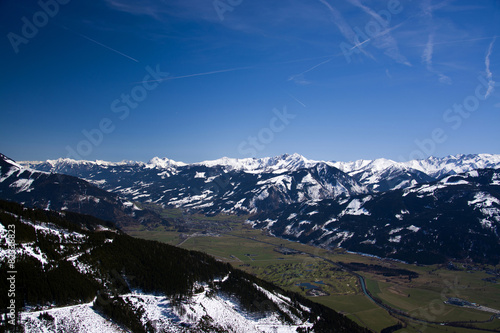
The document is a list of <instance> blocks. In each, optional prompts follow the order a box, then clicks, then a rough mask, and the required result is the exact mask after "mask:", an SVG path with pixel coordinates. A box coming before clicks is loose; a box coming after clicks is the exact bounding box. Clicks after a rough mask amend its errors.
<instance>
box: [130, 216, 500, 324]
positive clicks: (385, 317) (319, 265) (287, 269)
mask: <svg viewBox="0 0 500 333" xmlns="http://www.w3.org/2000/svg"><path fill="white" fill-rule="evenodd" d="M212 219H213V221H215V220H216V218H212ZM204 222H207V221H204ZM243 222H244V220H243V219H238V218H236V219H224V221H222V222H221V221H218V222H217V223H215V222H214V225H217V226H218V230H210V231H207V230H205V231H204V230H201V229H200V230H196V229H191V230H190V231H189V232H185V230H184V232H182V233H180V232H177V231H175V230H173V229H172V228H170V229H169V228H165V227H158V228H157V229H154V230H151V229H150V230H146V229H143V228H129V229H128V230H126V231H127V232H128V233H129V234H130V235H133V236H136V237H140V238H146V239H154V240H158V241H162V242H166V243H169V244H172V245H178V246H181V247H183V248H186V249H192V250H199V251H202V252H206V253H208V254H210V255H212V256H214V257H216V258H217V259H219V260H221V261H225V262H229V263H231V264H232V265H233V266H234V267H237V268H240V269H243V270H245V271H247V272H250V273H252V274H254V275H256V276H258V277H260V278H263V279H265V280H268V281H270V282H272V283H275V284H277V285H278V286H280V287H283V288H285V289H288V290H291V291H295V292H299V293H301V294H303V295H304V296H306V297H309V298H310V299H312V300H313V301H315V302H318V303H321V304H324V305H327V306H329V307H331V308H332V309H334V310H336V311H338V312H341V313H344V314H346V315H347V316H348V317H349V318H351V319H353V320H355V321H356V322H358V323H359V324H361V325H363V326H365V327H368V328H370V329H371V330H373V331H375V332H380V331H381V330H382V329H384V328H387V327H390V326H394V325H397V324H398V323H402V324H403V325H404V326H406V327H405V328H403V329H400V330H397V331H396V332H408V333H409V332H424V331H425V332H426V333H427V332H430V333H433V332H436V333H438V332H457V333H462V332H464V333H465V332H471V333H472V332H485V331H490V332H499V331H500V318H495V315H494V314H492V313H489V312H485V311H480V308H466V307H459V306H454V305H449V304H445V303H444V302H445V301H447V300H448V298H449V297H459V298H462V299H466V300H468V301H470V302H473V303H477V304H480V305H481V306H484V307H489V308H493V309H500V297H498V296H499V295H500V284H498V283H493V282H491V281H493V280H492V279H491V278H492V277H493V275H491V272H493V271H494V270H498V268H499V267H498V266H497V267H488V266H482V265H474V264H471V263H468V264H467V265H465V264H463V263H455V265H454V266H453V267H449V266H446V265H433V266H417V265H410V264H404V263H401V262H396V261H390V260H383V259H380V258H374V257H368V256H361V255H358V254H352V253H347V252H345V251H342V250H338V251H337V250H336V251H333V252H332V251H327V250H324V249H319V248H315V247H311V246H307V245H304V244H300V243H296V242H289V241H287V240H284V239H280V238H276V237H272V236H269V235H267V234H265V233H263V232H262V231H260V230H254V229H252V228H250V227H249V226H248V225H246V224H244V223H243ZM194 225H196V223H194ZM204 225H206V224H204ZM221 225H222V226H224V227H221ZM288 250H292V251H288ZM293 250H295V251H293ZM353 263H354V264H353ZM356 265H357V266H356ZM417 275H418V276H417ZM360 277H361V278H362V279H363V281H364V282H365V283H366V289H367V292H368V293H369V294H370V295H371V296H372V297H373V298H374V299H375V300H376V302H377V303H379V304H376V303H375V302H374V301H372V300H370V299H369V297H367V296H366V295H365V294H364V293H363V288H362V284H361V279H360ZM381 305H382V306H381ZM384 307H385V308H384ZM387 308H389V309H391V310H392V311H391V312H392V313H389V311H387ZM398 312H399V313H400V314H398ZM449 325H455V326H449Z"/></svg>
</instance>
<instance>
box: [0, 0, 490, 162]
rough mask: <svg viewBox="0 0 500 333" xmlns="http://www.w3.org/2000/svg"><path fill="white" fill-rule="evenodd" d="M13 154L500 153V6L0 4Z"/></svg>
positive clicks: (0, 56)
mask: <svg viewBox="0 0 500 333" xmlns="http://www.w3.org/2000/svg"><path fill="white" fill-rule="evenodd" d="M0 21H1V22H2V24H1V29H2V30H1V35H2V36H3V38H2V42H1V50H2V51H1V53H0V60H1V61H0V64H1V65H0V70H1V79H0V80H1V81H0V82H1V89H0V112H1V122H0V152H2V153H3V154H5V155H7V156H9V157H11V158H14V159H16V160H45V159H55V158H59V157H72V158H76V159H88V160H95V159H102V160H110V161H120V160H124V159H127V160H143V161H147V160H149V159H150V158H152V157H154V156H160V157H168V158H171V159H174V160H178V161H184V162H197V161H202V160H208V159H216V158H220V157H222V156H228V157H235V158H245V157H263V156H275V155H280V154H283V153H294V152H297V153H299V154H302V155H304V156H306V157H308V158H310V159H320V160H342V161H349V160H356V159H374V158H380V157H385V158H390V159H394V160H408V159H413V158H425V157H428V156H429V155H434V156H445V155H450V154H458V153H465V154H467V153H497V154H498V153H500V146H499V142H500V131H499V130H498V128H499V124H500V88H499V83H498V82H500V40H498V39H499V38H497V36H500V23H499V22H500V1H498V0H481V1H461V0H455V1H453V0H442V1H441V0H423V1H416V0H413V1H411V0H399V1H398V0H336V1H333V0H315V1H313V0H279V1H269V0H266V1H263V0H253V1H250V0H168V1H167V0H164V1H160V0H146V1H132V0H95V1H77V0H41V1H39V2H37V1H28V0H26V1H17V0H6V1H2V2H0Z"/></svg>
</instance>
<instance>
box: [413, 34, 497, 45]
mask: <svg viewBox="0 0 500 333" xmlns="http://www.w3.org/2000/svg"><path fill="white" fill-rule="evenodd" d="M497 37H498V36H492V37H479V38H471V39H456V40H450V41H446V42H435V43H434V44H433V45H443V44H453V43H462V42H475V41H477V40H483V39H492V38H497ZM408 46H412V47H420V46H426V44H414V45H408Z"/></svg>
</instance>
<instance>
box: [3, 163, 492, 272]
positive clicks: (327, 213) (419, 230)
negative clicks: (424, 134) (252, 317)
mask: <svg viewBox="0 0 500 333" xmlns="http://www.w3.org/2000/svg"><path fill="white" fill-rule="evenodd" d="M0 162H1V161H0ZM2 163H3V164H2V165H1V170H0V171H1V172H0V197H4V198H5V197H6V198H9V195H11V196H16V198H17V199H18V201H19V198H20V197H25V196H27V197H30V196H31V197H33V195H34V193H36V188H37V187H38V185H37V183H36V182H35V181H33V182H31V179H33V178H34V177H33V176H32V175H35V171H34V170H33V169H36V170H39V171H40V172H41V174H43V175H45V176H44V177H50V175H60V174H64V175H71V176H75V177H78V178H81V179H83V180H84V181H85V184H89V186H90V185H91V184H93V185H94V186H96V187H98V188H99V189H101V190H105V191H107V192H109V193H110V194H113V195H115V196H116V197H117V198H119V199H120V200H122V201H123V202H127V203H128V205H136V204H137V205H139V206H140V205H141V204H150V205H158V206H161V207H163V208H169V207H170V208H173V207H175V208H180V209H182V210H183V211H185V212H195V213H203V214H207V215H216V214H220V213H223V214H242V215H249V216H250V217H249V220H250V221H251V223H252V225H253V226H254V227H256V228H262V229H265V230H268V232H270V233H272V234H273V235H275V236H278V237H285V238H289V239H293V240H298V241H301V242H305V243H311V244H314V245H318V246H323V247H332V248H334V247H344V248H346V249H349V250H352V251H357V252H364V253H370V254H373V255H379V256H382V257H393V258H398V259H402V260H407V261H411V262H413V261H418V262H425V261H426V259H425V258H426V257H427V258H428V257H432V258H435V259H436V260H438V261H440V260H444V258H450V257H454V258H473V259H474V260H483V259H484V258H487V260H489V259H491V260H493V261H495V260H499V259H500V258H498V256H497V255H494V251H493V249H497V247H498V244H500V236H499V234H500V232H499V230H500V193H499V191H500V190H499V187H500V184H499V183H498V182H499V179H500V178H499V177H500V176H499V174H498V173H499V172H500V171H499V170H500V155H489V154H478V155H457V156H448V157H445V158H434V157H431V158H428V159H426V160H419V161H408V162H395V161H391V160H386V159H378V160H372V161H367V160H360V161H356V162H330V161H312V160H308V159H306V158H305V157H303V156H301V155H298V154H293V155H282V156H277V157H271V158H262V159H230V158H222V159H219V160H215V161H205V162H200V163H193V164H185V163H182V162H175V161H172V160H169V159H160V158H154V159H152V160H150V161H149V162H147V163H145V162H131V161H123V162H118V163H112V162H104V161H95V162H92V161H74V160H70V159H58V160H52V161H46V162H36V163H35V162H19V163H15V162H13V161H11V160H8V159H6V158H4V160H3V162H2ZM5 165H7V166H5ZM9 170H10V171H9ZM11 170H17V171H15V172H13V171H11ZM21 170H23V171H22V172H21ZM16 177H17V178H16ZM19 177H21V178H22V179H19ZM37 177H38V176H37ZM78 178H77V179H78ZM87 182H88V183H87ZM21 185H22V186H21ZM2 188H3V190H2ZM9 193H10V194H9ZM483 199H484V200H483ZM22 201H23V202H30V203H33V200H32V201H26V199H23V200H22ZM122 206H123V203H122ZM54 208H55V207H54ZM135 214H139V211H137V212H136V213H135ZM143 214H144V213H143ZM479 235H481V236H479ZM453 239H461V240H463V241H461V242H460V244H462V245H460V246H451V242H453V241H452V240H453ZM464 244H465V245H464ZM466 244H469V245H467V246H468V247H467V249H466V248H464V246H466ZM485 244H488V245H487V246H486V245H485ZM483 245H485V246H486V247H484V246H483ZM448 249H452V250H450V251H448V252H447V250H448ZM445 250H446V251H445ZM497 250H500V248H498V249H497ZM497 250H495V251H497ZM492 251H493V252H492ZM497 252H500V251H497ZM419 253H420V255H419Z"/></svg>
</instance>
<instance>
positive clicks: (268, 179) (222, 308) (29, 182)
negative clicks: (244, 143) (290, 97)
mask: <svg viewBox="0 0 500 333" xmlns="http://www.w3.org/2000/svg"><path fill="white" fill-rule="evenodd" d="M0 199H2V200H8V201H0V217H1V219H0V221H1V224H0V235H1V238H0V262H1V265H2V268H4V267H7V266H6V265H7V263H8V260H9V259H10V258H11V257H12V255H13V253H14V255H15V258H16V260H15V261H16V270H17V272H18V273H17V274H18V275H17V276H16V284H18V285H19V286H23V288H21V289H20V290H19V292H17V294H18V297H16V302H18V303H19V306H20V307H22V311H21V312H20V313H19V315H18V316H17V320H18V322H19V325H21V326H22V327H24V329H25V331H29V332H52V331H57V332H67V331H85V332H123V331H133V332H368V330H367V329H365V328H362V327H361V326H365V327H369V328H370V329H371V330H372V331H373V327H375V326H376V325H375V324H373V325H375V326H373V325H372V323H369V322H367V321H366V320H371V319H372V320H373V321H374V322H377V318H372V317H370V316H371V315H370V314H368V315H366V314H365V315H366V317H363V316H361V317H357V315H352V316H350V317H349V318H348V317H346V316H344V315H343V314H340V313H339V312H336V311H334V310H332V308H333V307H332V306H330V307H328V306H324V305H319V304H317V303H314V302H312V301H311V299H310V298H309V299H308V298H305V297H304V296H303V294H302V295H301V294H298V293H295V292H292V291H290V288H288V289H289V290H287V288H282V287H281V286H283V285H285V282H283V281H285V280H286V279H285V278H284V276H285V275H286V274H285V273H283V275H281V277H280V278H279V279H278V281H282V282H283V284H280V287H278V286H276V285H275V284H273V283H271V282H269V281H268V282H266V281H264V280H263V279H261V278H260V277H257V276H256V275H257V274H249V273H247V272H244V271H242V270H240V269H238V268H236V267H235V266H234V265H233V266H231V265H230V264H228V263H227V262H228V261H226V262H222V261H220V260H216V259H215V258H213V257H211V256H209V255H207V254H205V253H202V252H197V251H193V250H189V251H188V250H185V249H182V248H179V247H174V246H171V245H168V244H162V243H160V242H157V241H151V240H144V239H139V238H134V237H131V236H130V235H127V234H126V233H125V232H123V231H122V230H131V229H133V228H141V229H142V230H151V231H152V232H155V231H157V230H159V229H161V228H163V229H164V230H167V229H168V230H175V231H176V232H177V235H178V236H179V234H180V236H179V237H187V238H183V239H184V240H185V239H188V238H189V237H190V236H186V235H183V233H185V232H186V231H184V230H188V231H189V227H190V225H189V222H193V221H201V222H200V223H201V225H202V229H203V228H204V229H203V230H204V231H203V232H200V234H203V236H207V235H208V236H210V235H214V234H215V233H212V230H214V229H213V228H215V226H214V225H215V224H216V221H218V220H221V221H222V220H230V221H231V223H240V226H243V227H244V228H247V229H248V230H251V231H252V232H255V233H254V234H253V235H254V236H255V235H257V234H261V235H265V237H268V238H272V239H274V240H276V239H279V240H280V241H282V242H285V241H286V242H290V241H291V242H294V244H297V245H300V246H305V245H308V246H313V247H314V249H318V252H315V254H311V253H308V252H307V251H305V250H304V252H300V251H297V250H291V249H289V248H286V247H283V246H282V245H276V244H274V243H273V244H271V243H269V242H268V243H266V240H264V238H259V239H257V237H249V239H247V240H246V241H252V242H254V241H260V242H261V243H260V245H256V246H264V245H263V244H267V245H266V246H271V250H270V251H272V252H273V253H278V252H279V254H278V256H279V258H277V261H278V262H279V264H275V265H274V266H273V265H269V266H263V267H260V266H259V265H264V263H261V264H260V263H256V265H257V266H259V267H257V268H256V269H261V268H262V271H263V272H267V273H266V274H268V276H270V275H271V274H274V273H273V272H275V271H276V272H277V271H279V269H281V268H282V267H285V268H286V269H289V270H292V272H290V273H287V274H292V275H293V274H298V273H296V272H298V271H300V272H301V273H303V274H306V273H308V272H311V271H312V269H311V268H310V267H312V264H308V262H309V261H307V260H315V259H318V260H319V259H321V260H324V261H323V264H321V265H323V266H318V267H327V265H333V266H328V267H329V268H328V269H327V270H325V272H323V273H324V274H326V275H325V279H327V278H328V279H330V278H331V279H332V280H330V281H333V280H338V281H341V280H342V279H344V278H345V279H351V280H345V281H347V283H344V285H345V286H347V287H346V288H354V289H356V288H357V289H356V290H360V293H361V297H363V299H364V300H365V301H366V300H367V299H369V300H370V301H369V302H372V303H375V304H377V305H376V306H378V307H381V308H382V309H383V310H380V309H379V310H380V311H383V315H384V316H388V317H389V320H385V319H384V320H385V321H382V323H381V324H380V326H376V327H377V331H380V330H382V331H383V332H395V331H397V330H398V329H401V328H402V327H406V326H405V325H407V322H408V323H409V322H413V323H414V324H415V325H417V324H418V325H421V324H422V323H425V324H426V325H436V327H438V328H437V331H436V332H438V331H439V329H440V328H439V326H445V325H448V324H449V325H450V326H451V324H452V323H450V322H446V321H445V320H446V319H443V320H439V321H436V320H435V318H434V319H432V318H430V317H425V316H424V315H418V316H414V315H412V314H411V313H409V311H410V310H408V309H409V308H412V306H411V304H412V303H411V302H412V301H413V302H416V304H420V303H418V302H422V303H424V302H427V300H425V301H424V300H423V299H422V300H419V298H418V296H417V297H414V296H413V295H414V294H413V295H412V298H411V300H409V297H410V294H409V293H406V292H402V291H401V290H403V289H398V288H402V287H401V286H403V285H405V284H407V285H408V286H409V284H410V283H411V281H412V279H417V278H418V279H420V280H418V281H422V282H419V283H421V285H422V287H421V289H418V290H419V291H422V290H423V291H422V293H423V295H425V293H427V292H430V290H431V287H428V285H427V284H428V283H436V282H435V281H433V280H432V279H431V278H430V277H432V276H433V275H432V274H437V273H433V272H434V271H435V270H437V269H438V268H436V267H438V266H439V267H446V265H447V264H448V263H451V262H452V261H453V262H460V263H461V265H464V267H472V266H471V265H474V264H480V265H483V268H484V267H487V268H484V270H485V271H487V270H491V271H493V272H494V273H495V274H497V275H499V274H498V272H497V270H496V267H495V268H493V269H490V268H489V267H490V266H488V265H498V264H499V263H500V155H490V154H477V155H456V156H448V157H444V158H435V157H431V158H428V159H425V160H415V161H408V162H395V161H391V160H387V159H377V160H371V161H370V160H360V161H354V162H335V161H313V160H309V159H307V158H305V157H303V156H301V155H298V154H293V155H288V154H285V155H281V156H277V157H268V158H260V159H231V158H222V159H219V160H214V161H205V162H200V163H193V164H185V163H182V162H176V161H172V160H170V159H167V158H158V157H155V158H153V159H151V160H150V161H149V162H134V161H123V162H106V161H76V160H72V159H67V158H64V159H58V160H48V161H44V162H36V161H25V162H16V161H13V160H12V159H10V158H8V157H6V156H4V155H1V154H0ZM171 212H176V214H172V213H171ZM234 221H237V222H234ZM10 225H15V230H16V247H15V249H12V247H11V246H9V242H10V240H9V231H8V230H9V226H10ZM199 226H200V225H198V227H199ZM232 226H234V224H233V225H232ZM228 228H230V227H228ZM198 230H200V228H198ZM218 231H220V230H218ZM225 232H226V231H220V234H224V233H225ZM217 236H220V235H217ZM233 236H234V235H233ZM193 237H195V236H193ZM263 237H264V236H263ZM205 238H208V237H205ZM250 238H251V239H250ZM268 238H265V239H268ZM183 242H184V241H182V242H181V243H183ZM241 242H243V237H241ZM181 243H179V244H178V245H179V246H180V244H181ZM299 243H301V244H299ZM175 244H177V243H175ZM270 244H271V245H270ZM303 244H305V245H303ZM339 249H341V250H342V253H341V254H342V255H345V254H348V255H351V254H352V253H357V254H362V255H363V256H364V257H363V258H365V257H367V258H377V260H379V259H380V260H382V259H384V260H385V259H390V260H389V261H388V262H389V263H388V264H386V262H384V263H383V265H380V264H379V263H378V262H377V264H371V263H370V264H368V263H362V264H360V263H358V264H352V263H351V264H343V263H340V262H337V261H335V262H334V261H332V260H330V259H328V258H327V257H325V254H324V253H326V254H328V253H330V252H331V253H333V252H334V251H337V250H339ZM13 251H14V252H13ZM321 251H322V252H321ZM294 253H297V254H298V255H300V256H302V257H303V258H309V259H307V260H305V261H304V263H302V264H296V266H294V264H293V260H292V259H290V260H291V261H290V262H286V260H285V259H287V258H284V257H286V256H287V255H291V256H293V254H294ZM316 253H319V254H316ZM245 256H247V257H248V260H249V262H250V261H253V260H254V259H252V256H256V254H253V255H252V254H251V253H247V254H245ZM263 261H265V260H263ZM401 262H405V263H409V264H411V265H406V266H405V267H404V268H405V269H400V268H401V267H396V266H394V265H396V264H395V263H397V264H400V263H401ZM238 263H239V264H240V266H242V267H241V268H242V269H244V268H245V265H244V264H243V262H242V261H241V260H240V261H239V262H238ZM438 264H439V265H438ZM440 264H444V265H440ZM384 265H386V266H384ZM421 265H434V266H429V267H434V268H432V270H431V269H430V268H429V271H426V270H425V269H427V268H425V267H427V266H425V267H424V268H422V269H420V268H421V267H423V266H421ZM448 265H450V264H448ZM246 266H249V265H248V264H247V265H246ZM408 267H415V270H417V267H418V271H419V273H416V272H413V271H411V270H410V271H409V270H407V268H408ZM451 267H453V268H455V267H456V266H454V265H451ZM294 269H296V270H298V271H294ZM360 269H366V270H370V271H373V272H375V273H374V274H375V275H370V277H373V276H376V275H377V274H379V275H383V276H384V279H385V280H383V281H385V282H383V281H382V280H380V281H382V282H379V283H380V284H379V285H380V286H382V284H381V283H387V284H389V282H391V281H392V282H394V281H396V280H397V279H399V277H400V276H404V278H401V279H400V280H397V281H403V282H401V284H400V285H394V286H393V287H391V288H393V289H391V290H392V291H394V294H397V295H398V297H402V296H404V299H405V300H404V302H405V303H401V304H403V305H399V304H400V303H397V304H396V305H395V304H391V303H390V301H388V299H384V300H383V301H382V300H380V299H378V298H377V297H373V296H372V294H370V292H369V291H367V288H368V287H370V289H371V290H374V289H375V290H376V289H377V288H378V286H377V285H374V283H375V282H373V281H376V280H374V279H375V278H373V279H372V280H371V282H370V283H371V284H370V286H367V285H366V284H365V279H366V276H364V278H363V277H362V276H361V275H360V274H358V273H355V272H356V271H359V270H360ZM467 270H470V271H471V272H472V268H467ZM377 272H378V273H377ZM252 273H253V272H252ZM327 273H328V274H327ZM423 273H425V275H424V276H422V275H423ZM466 273H468V272H464V274H466ZM2 274H3V275H2V276H1V282H0V285H1V289H2V290H7V289H8V288H9V285H8V279H7V278H8V276H7V275H6V274H7V273H6V270H5V269H2ZM311 274H312V273H311ZM335 274H337V275H335ZM370 274H371V273H370ZM488 274H489V273H488ZM427 275H428V276H427ZM497 275H495V276H497ZM347 276H350V277H347ZM389 276H396V278H394V280H389V278H388V277H389ZM419 276H420V277H419ZM321 278H323V277H321ZM427 279H429V280H427ZM491 279H493V278H491ZM491 279H490V280H491ZM292 280H293V279H292ZM479 280H480V282H478V283H480V284H481V286H480V287H477V288H478V289H477V290H483V291H484V290H486V289H487V288H490V287H489V286H486V283H492V282H485V281H482V280H481V279H479ZM483 280H484V279H483ZM273 281H274V280H273ZM293 281H296V280H293ZM311 281H313V282H315V283H317V284H323V282H322V281H321V280H320V279H317V280H311ZM377 281H378V280H377ZM429 281H430V282H429ZM301 282H304V281H302V280H301ZM367 282H368V281H367ZM293 283H296V282H293ZM339 283H340V282H339ZM342 283H343V282H342ZM398 283H399V282H398ZM495 283H496V280H495ZM306 285H307V284H306ZM324 285H325V288H331V290H333V289H335V288H334V286H333V282H332V283H330V284H329V285H328V287H326V286H327V284H326V283H325V284H324ZM293 286H294V288H295V289H293V288H291V289H292V290H299V291H300V290H301V289H298V288H299V287H297V286H298V285H297V284H293ZM374 286H375V287H374ZM473 286H475V285H473ZM485 286H486V287H485ZM301 288H302V287H301ZM408 288H410V287H408ZM419 288H420V287H419ZM425 288H428V289H425ZM457 288H458V287H457ZM457 288H455V289H457ZM464 288H465V286H464ZM480 288H482V289H480ZM389 289H390V288H389ZM455 289H453V290H455ZM313 290H316V294H314V293H312V294H311V293H306V294H305V295H306V296H309V297H318V296H322V295H328V294H327V293H325V292H323V291H321V288H319V289H313ZM318 290H319V291H318ZM405 290H406V289H405ZM408 290H409V289H408ZM415 290H416V289H415ZM428 290H429V291H428ZM450 290H452V289H450ZM488 290H490V289H488ZM302 291H304V289H302ZM392 291H391V292H392ZM432 292H433V293H437V294H438V295H439V293H440V292H441V289H439V288H438V289H437V291H434V290H433V291H432ZM339 295H340V293H339ZM342 295H344V296H346V295H347V296H349V295H351V294H349V291H343V292H342ZM356 297H358V296H356ZM365 297H366V298H365ZM429 297H431V296H429ZM389 300H390V299H389ZM429 301H430V300H429ZM438 301H439V302H440V305H441V304H442V301H441V300H438ZM2 302H3V303H2V308H4V309H5V308H7V306H8V304H7V302H8V300H7V299H5V298H2ZM346 304H348V303H346ZM363 304H365V303H363ZM370 304H371V303H370ZM387 304H389V305H387ZM405 304H406V305H405ZM408 304H410V305H408ZM493 304H496V303H493ZM342 306H349V305H341V306H339V305H338V304H337V303H336V304H335V308H336V309H337V310H341V309H342ZM363 306H364V305H363ZM406 306H407V307H406ZM400 309H404V311H402V310H400ZM342 311H343V310H342ZM342 313H343V312H342ZM387 313H389V314H390V316H389V315H387ZM350 314H352V311H351V312H350ZM450 316H451V315H450ZM452 317H453V316H452ZM367 318H368V319H367ZM370 318H371V319H370ZM422 318H423V319H422ZM453 318H455V317H453ZM351 319H355V320H356V321H357V323H355V322H353V321H352V320H351ZM381 320H382V319H381ZM493 320H494V317H491V319H488V320H483V321H481V323H482V324H484V325H488V323H490V322H492V321H493ZM496 322H497V321H496ZM496 322H495V323H496ZM403 323H404V325H403ZM358 324H361V326H360V325H358ZM453 325H460V327H466V326H467V325H469V322H467V323H465V324H464V323H463V322H461V321H456V320H455V321H454V322H453ZM447 327H448V326H447ZM464 329H466V328H464ZM495 329H496V328H493V331H495ZM486 330H491V329H490V328H488V327H487V328H486ZM410 331H411V330H410ZM413 331H415V332H417V331H420V330H419V329H418V328H417V329H415V330H413ZM413 331H411V332H413ZM433 332H434V331H433ZM439 332H441V331H439ZM460 332H462V331H460Z"/></svg>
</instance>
